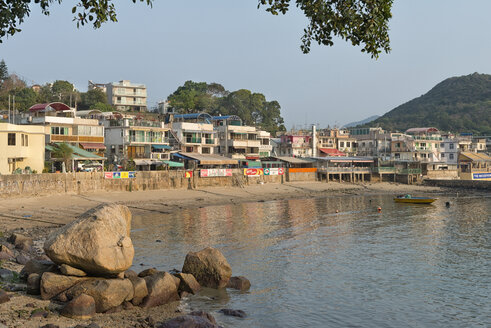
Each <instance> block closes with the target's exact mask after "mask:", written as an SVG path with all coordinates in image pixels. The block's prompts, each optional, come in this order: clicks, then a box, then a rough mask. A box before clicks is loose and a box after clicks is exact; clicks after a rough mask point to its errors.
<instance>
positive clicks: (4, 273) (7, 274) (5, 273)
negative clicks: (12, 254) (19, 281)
mask: <svg viewBox="0 0 491 328" xmlns="http://www.w3.org/2000/svg"><path fill="white" fill-rule="evenodd" d="M12 279H14V273H13V272H12V271H10V270H8V269H3V268H0V280H3V281H10V280H12Z"/></svg>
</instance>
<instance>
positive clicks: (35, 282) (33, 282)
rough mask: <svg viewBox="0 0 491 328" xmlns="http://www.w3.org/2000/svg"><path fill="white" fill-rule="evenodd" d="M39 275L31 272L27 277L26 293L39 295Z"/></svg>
mask: <svg viewBox="0 0 491 328" xmlns="http://www.w3.org/2000/svg"><path fill="white" fill-rule="evenodd" d="M40 288H41V276H40V275H39V274H37V273H31V274H30V275H29V277H27V288H26V292H27V294H31V295H39V294H40V293H41V289H40Z"/></svg>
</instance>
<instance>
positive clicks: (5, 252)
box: [0, 245, 14, 260]
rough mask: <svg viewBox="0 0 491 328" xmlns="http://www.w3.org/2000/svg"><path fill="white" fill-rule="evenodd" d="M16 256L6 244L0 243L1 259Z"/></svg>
mask: <svg viewBox="0 0 491 328" xmlns="http://www.w3.org/2000/svg"><path fill="white" fill-rule="evenodd" d="M12 257H14V253H13V252H12V250H11V249H10V248H9V247H7V246H6V245H0V260H8V259H11V258H12Z"/></svg>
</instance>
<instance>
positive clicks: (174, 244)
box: [132, 195, 491, 327]
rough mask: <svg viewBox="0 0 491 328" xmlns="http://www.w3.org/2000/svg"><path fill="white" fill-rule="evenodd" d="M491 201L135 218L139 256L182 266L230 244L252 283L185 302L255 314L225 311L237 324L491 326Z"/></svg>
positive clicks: (371, 199)
mask: <svg viewBox="0 0 491 328" xmlns="http://www.w3.org/2000/svg"><path fill="white" fill-rule="evenodd" d="M446 201H450V202H451V204H452V205H451V206H450V208H447V207H445V202H446ZM378 206H381V207H382V212H381V213H378V212H377V210H376V209H377V207H378ZM490 207H491V199H490V198H486V197H475V198H462V197H460V198H456V197H446V196H444V197H441V199H439V200H438V201H437V202H435V203H434V205H430V206H418V205H410V204H397V203H394V202H393V201H392V197H388V196H380V195H377V196H343V197H330V198H317V199H316V198H309V199H291V200H285V201H271V202H262V203H244V204H238V205H224V206H209V207H203V208H199V209H186V210H182V211H180V212H178V213H172V214H165V215H150V216H148V215H146V216H145V217H136V218H135V220H134V231H133V232H132V237H133V240H134V244H135V247H136V255H135V263H137V264H138V263H143V264H144V265H143V266H139V265H138V268H136V269H137V270H140V269H141V268H145V267H147V266H155V267H157V268H159V269H163V270H169V269H171V268H181V267H182V264H183V260H184V257H185V255H186V253H187V252H189V251H192V250H199V249H202V248H204V247H206V246H210V245H211V246H213V247H217V248H219V249H220V250H221V251H222V252H223V253H224V254H225V256H226V257H227V259H228V260H229V262H230V264H231V266H232V268H233V271H234V274H237V275H239V274H240V275H244V276H246V277H248V278H249V279H250V280H251V282H252V289H251V290H250V291H249V292H248V293H240V292H236V291H230V290H229V291H228V292H225V291H220V292H218V294H217V295H211V294H210V293H213V292H214V293H217V292H216V291H211V292H210V291H207V292H203V293H202V294H200V295H199V296H198V297H190V298H189V299H187V300H185V301H184V302H185V303H186V304H187V306H189V307H190V308H191V307H192V308H199V309H204V310H208V311H217V310H219V309H220V308H223V307H229V308H237V309H242V310H244V311H246V312H247V313H248V314H249V317H248V318H246V319H237V318H228V317H224V316H221V315H220V314H218V313H215V314H216V316H217V318H218V319H219V321H220V322H221V323H222V324H223V325H224V326H226V327H313V326H315V327H357V326H359V327H401V326H418V327H440V326H445V327H463V326H465V327H469V326H483V327H484V326H489V325H490V324H491V322H490V319H489V316H490V314H491V307H490V305H489V304H490V302H489V300H488V295H489V294H491V290H490V289H491V287H490V286H491V278H490V273H489V271H490V270H489V259H490V257H491V251H490V248H491V247H490V241H489V232H490V231H489V228H490V224H489V223H490V222H489V221H490V215H489V213H490V210H491V208H490ZM336 210H338V211H339V213H336ZM157 239H159V240H161V241H162V243H156V242H155V240H157Z"/></svg>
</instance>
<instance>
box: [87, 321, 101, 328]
mask: <svg viewBox="0 0 491 328" xmlns="http://www.w3.org/2000/svg"><path fill="white" fill-rule="evenodd" d="M85 328H101V326H99V325H98V324H96V323H95V322H92V323H90V324H88V325H87V326H85Z"/></svg>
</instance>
